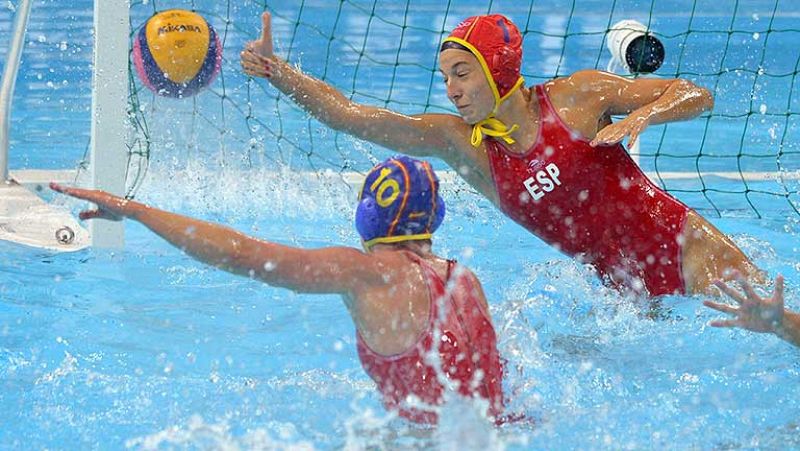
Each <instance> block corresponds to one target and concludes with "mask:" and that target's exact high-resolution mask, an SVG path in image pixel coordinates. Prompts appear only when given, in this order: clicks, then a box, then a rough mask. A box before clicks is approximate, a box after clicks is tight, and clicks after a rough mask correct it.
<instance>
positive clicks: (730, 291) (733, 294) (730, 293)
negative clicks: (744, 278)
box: [714, 280, 747, 304]
mask: <svg viewBox="0 0 800 451" xmlns="http://www.w3.org/2000/svg"><path fill="white" fill-rule="evenodd" d="M714 286H715V287H717V288H719V290H720V291H722V292H723V293H725V294H727V295H728V296H730V298H731V299H733V300H734V301H736V302H737V303H739V304H743V303H745V302H747V299H745V297H744V296H742V294H741V293H739V292H738V291H736V290H734V289H733V288H731V287H730V286H728V284H726V283H725V282H723V281H721V280H715V281H714Z"/></svg>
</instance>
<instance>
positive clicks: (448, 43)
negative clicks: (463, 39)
mask: <svg viewBox="0 0 800 451" xmlns="http://www.w3.org/2000/svg"><path fill="white" fill-rule="evenodd" d="M447 49H454V50H463V51H465V52H469V49H468V48H466V47H464V46H463V45H461V44H459V43H458V42H453V41H446V42H444V43H443V44H442V46H441V47H440V48H439V53H442V52H444V51H445V50H447ZM470 53H471V52H470Z"/></svg>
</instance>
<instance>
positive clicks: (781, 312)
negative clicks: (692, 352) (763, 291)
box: [703, 274, 800, 346]
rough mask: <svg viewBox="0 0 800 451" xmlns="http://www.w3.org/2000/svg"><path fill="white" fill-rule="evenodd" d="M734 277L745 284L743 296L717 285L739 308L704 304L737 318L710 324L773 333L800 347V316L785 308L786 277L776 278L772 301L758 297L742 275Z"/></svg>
mask: <svg viewBox="0 0 800 451" xmlns="http://www.w3.org/2000/svg"><path fill="white" fill-rule="evenodd" d="M734 277H735V279H736V280H737V281H738V282H739V283H740V284H741V285H742V288H743V289H744V293H740V292H738V291H736V290H734V289H733V288H731V287H730V286H729V285H726V284H725V283H724V282H722V281H716V282H715V285H716V286H717V288H719V289H720V291H722V292H723V293H725V294H727V295H728V296H730V297H731V299H733V300H734V301H735V302H736V303H737V304H738V305H739V307H738V308H737V307H734V306H731V305H728V304H720V303H717V302H712V301H704V302H703V304H704V305H705V306H706V307H710V308H712V309H714V310H718V311H720V312H723V313H727V314H729V315H733V316H734V318H733V319H724V320H715V321H712V322H711V323H710V325H711V326H714V327H739V328H742V329H746V330H750V331H753V332H762V333H773V334H775V335H777V336H779V337H781V338H783V339H784V340H786V341H788V342H789V343H792V344H793V345H795V346H800V314H797V313H795V312H792V311H791V310H787V309H786V308H784V303H783V276H778V277H777V278H776V279H775V292H774V293H773V294H772V296H771V297H770V298H762V297H761V296H759V295H758V294H757V293H756V291H755V290H754V289H753V286H752V285H750V283H749V282H748V281H747V279H745V278H744V277H743V276H742V275H741V274H735V276H734Z"/></svg>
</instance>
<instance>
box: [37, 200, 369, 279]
mask: <svg viewBox="0 0 800 451" xmlns="http://www.w3.org/2000/svg"><path fill="white" fill-rule="evenodd" d="M51 187H52V188H53V189H54V190H56V191H58V192H61V193H64V194H67V195H70V196H72V197H75V198H78V199H83V200H87V201H89V202H93V203H95V204H97V206H98V210H94V211H88V212H83V213H81V219H91V218H105V219H111V220H120V219H123V218H129V219H133V220H135V221H138V222H140V223H142V224H144V225H145V226H146V227H147V228H149V229H150V230H152V231H153V232H154V233H155V234H157V235H158V236H160V237H162V238H164V239H165V240H167V241H168V242H169V243H170V244H172V245H173V246H175V247H177V248H178V249H180V250H182V251H183V252H185V253H186V254H188V255H189V256H191V257H192V258H194V259H196V260H198V261H200V262H203V263H206V264H208V265H211V266H215V267H217V268H220V269H224V270H225V271H228V272H231V273H234V274H238V275H243V276H247V277H252V278H257V279H260V280H262V281H263V282H266V283H268V284H270V285H274V286H279V287H284V288H288V289H291V290H294V291H298V292H308V293H341V294H345V293H352V292H353V291H354V290H356V289H358V288H359V287H360V286H362V285H363V284H369V283H372V282H373V281H376V282H377V281H380V280H381V277H380V275H379V274H377V271H378V268H375V265H374V262H373V261H372V259H370V258H369V256H367V255H365V254H363V253H362V252H359V251H358V250H356V249H353V248H348V247H331V248H324V249H315V250H306V249H299V248H295V247H290V246H284V245H281V244H277V243H272V242H269V241H263V240H259V239H256V238H253V237H250V236H247V235H245V234H243V233H240V232H238V231H236V230H233V229H231V228H229V227H226V226H222V225H219V224H214V223H211V222H206V221H201V220H198V219H194V218H190V217H187V216H182V215H179V214H175V213H170V212H168V211H164V210H159V209H157V208H152V207H149V206H147V205H144V204H142V203H139V202H135V201H129V200H124V199H121V198H119V197H116V196H113V195H111V194H108V193H105V192H103V191H96V190H83V189H78V188H65V187H62V186H59V185H55V184H52V185H51Z"/></svg>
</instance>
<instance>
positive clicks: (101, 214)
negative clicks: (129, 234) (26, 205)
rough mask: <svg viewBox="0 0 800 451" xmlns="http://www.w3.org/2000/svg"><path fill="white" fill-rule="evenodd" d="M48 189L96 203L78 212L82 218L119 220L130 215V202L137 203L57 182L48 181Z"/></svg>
mask: <svg viewBox="0 0 800 451" xmlns="http://www.w3.org/2000/svg"><path fill="white" fill-rule="evenodd" d="M50 189H52V190H53V191H55V192H58V193H62V194H66V195H67V196H71V197H74V198H76V199H81V200H86V201H89V202H91V203H93V204H96V205H97V208H96V209H92V210H85V211H82V212H81V213H80V214H79V217H80V218H81V219H83V220H86V219H107V220H109V221H121V220H122V219H123V218H125V217H126V216H129V215H130V212H131V211H130V208H131V205H130V204H132V203H134V204H137V203H135V202H131V201H129V200H127V199H123V198H121V197H118V196H115V195H113V194H109V193H107V192H105V191H100V190H89V189H81V188H69V187H66V186H62V185H59V184H58V183H50ZM137 205H138V204H137Z"/></svg>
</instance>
